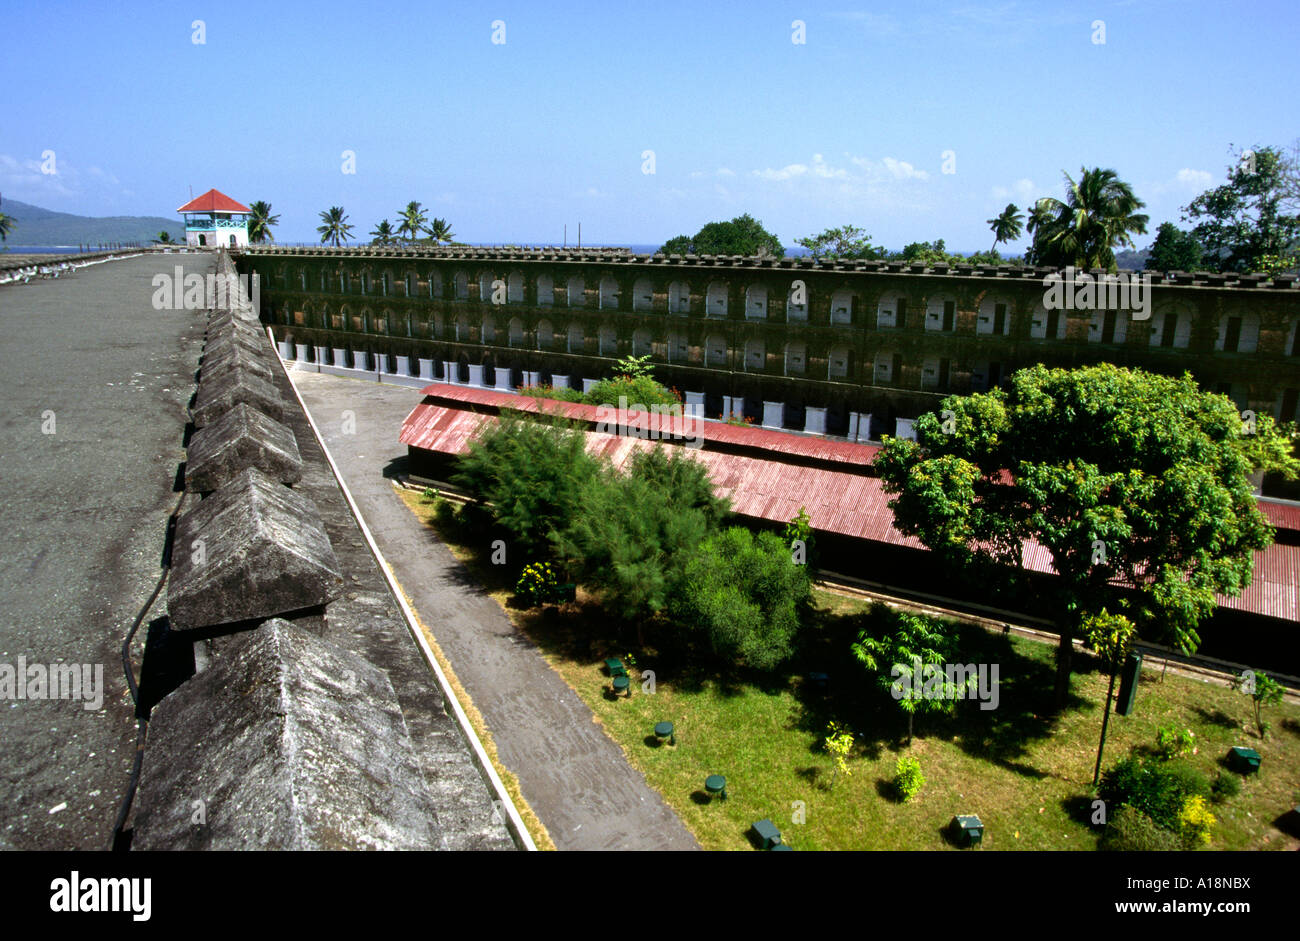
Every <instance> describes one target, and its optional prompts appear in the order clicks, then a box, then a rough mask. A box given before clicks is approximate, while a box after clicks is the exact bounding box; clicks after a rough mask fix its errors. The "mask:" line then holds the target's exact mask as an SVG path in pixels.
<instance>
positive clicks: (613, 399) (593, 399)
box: [581, 376, 682, 408]
mask: <svg viewBox="0 0 1300 941" xmlns="http://www.w3.org/2000/svg"><path fill="white" fill-rule="evenodd" d="M620 398H622V399H623V400H624V402H625V404H626V405H627V406H628V407H629V408H630V407H632V406H633V405H643V406H645V407H646V408H650V407H651V406H654V405H681V404H682V400H681V398H680V397H679V396H678V395H677V393H675V392H674V391H673V390H672V389H669V388H668V387H667V386H665V385H663V384H661V383H659V382H656V381H655V380H654V379H652V378H650V377H649V376H615V377H613V378H612V379H602V380H601V381H600V382H598V383H596V384H595V385H594V386H592V387H591V391H590V392H588V393H587V394H586V395H584V396H582V399H581V401H583V402H585V403H586V404H588V405H613V406H616V407H617V406H618V404H619V399H620Z"/></svg>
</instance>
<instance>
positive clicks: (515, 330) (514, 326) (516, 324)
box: [506, 317, 524, 346]
mask: <svg viewBox="0 0 1300 941" xmlns="http://www.w3.org/2000/svg"><path fill="white" fill-rule="evenodd" d="M506 342H507V343H508V344H509V345H510V346H523V345H524V322H523V321H522V320H520V319H519V318H518V317H511V318H510V326H509V328H508V337H507V341H506Z"/></svg>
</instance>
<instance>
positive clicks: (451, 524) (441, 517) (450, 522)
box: [433, 500, 460, 533]
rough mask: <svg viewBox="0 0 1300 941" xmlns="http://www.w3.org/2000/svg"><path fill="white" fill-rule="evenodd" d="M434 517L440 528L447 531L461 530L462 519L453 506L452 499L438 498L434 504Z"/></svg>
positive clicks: (456, 531) (455, 531)
mask: <svg viewBox="0 0 1300 941" xmlns="http://www.w3.org/2000/svg"><path fill="white" fill-rule="evenodd" d="M433 518H434V520H435V521H436V522H437V524H438V528H439V529H441V530H443V531H444V532H447V533H458V532H460V519H459V517H457V515H456V508H455V507H454V506H452V504H451V501H450V500H438V501H437V502H435V503H434V505H433Z"/></svg>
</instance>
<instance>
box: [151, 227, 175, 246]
mask: <svg viewBox="0 0 1300 941" xmlns="http://www.w3.org/2000/svg"><path fill="white" fill-rule="evenodd" d="M154 241H155V242H157V243H158V244H159V245H171V244H172V234H171V233H170V232H168V231H167V230H166V229H163V230H162V231H161V232H159V233H158V237H157V238H156V239H154Z"/></svg>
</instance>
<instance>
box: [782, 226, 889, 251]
mask: <svg viewBox="0 0 1300 941" xmlns="http://www.w3.org/2000/svg"><path fill="white" fill-rule="evenodd" d="M795 241H796V244H798V245H802V246H803V247H804V248H806V249H808V253H809V254H810V255H812V257H813V258H817V259H821V258H864V259H877V258H884V257H885V250H884V249H883V248H880V247H879V246H877V245H872V244H871V236H870V235H868V234H867V232H866V230H865V229H860V228H858V227H857V226H855V225H842V226H836V227H835V228H833V229H826V230H825V231H824V232H822V233H821V234H819V235H812V236H808V237H806V238H801V239H796V240H795Z"/></svg>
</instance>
